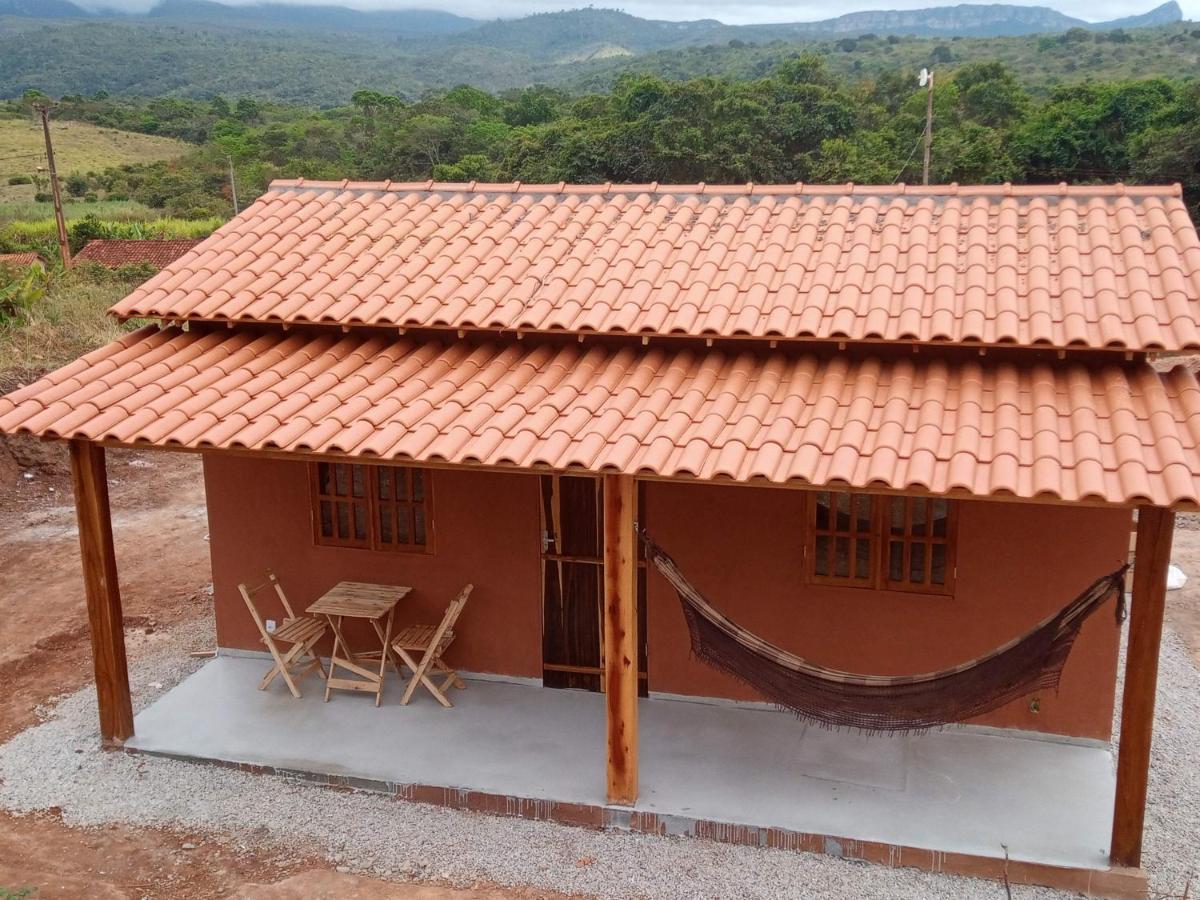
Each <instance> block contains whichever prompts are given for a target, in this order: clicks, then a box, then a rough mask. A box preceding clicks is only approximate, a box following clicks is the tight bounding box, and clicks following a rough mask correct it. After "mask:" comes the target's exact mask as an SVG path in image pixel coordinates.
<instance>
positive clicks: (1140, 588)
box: [1109, 506, 1175, 868]
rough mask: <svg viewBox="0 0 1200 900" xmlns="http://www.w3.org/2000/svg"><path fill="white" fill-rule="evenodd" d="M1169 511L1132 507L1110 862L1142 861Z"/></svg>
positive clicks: (1171, 518)
mask: <svg viewBox="0 0 1200 900" xmlns="http://www.w3.org/2000/svg"><path fill="white" fill-rule="evenodd" d="M1174 528H1175V513H1174V512H1173V511H1172V510H1170V509H1162V508H1160V507H1156V506H1143V507H1141V508H1140V509H1139V510H1138V521H1137V542H1136V544H1135V546H1134V566H1133V603H1132V609H1131V611H1130V616H1129V644H1128V648H1127V650H1126V656H1125V694H1124V697H1123V698H1122V701H1121V742H1120V744H1119V745H1118V749H1117V799H1116V804H1115V807H1114V809H1113V830H1112V847H1111V850H1110V851H1109V857H1110V859H1111V861H1112V863H1113V865H1117V866H1129V867H1131V868H1137V867H1139V866H1141V864H1142V828H1143V824H1144V822H1145V819H1146V786H1147V782H1148V780H1149V777H1150V741H1151V737H1152V734H1153V730H1154V692H1155V689H1156V687H1157V684H1158V647H1159V642H1160V641H1161V640H1162V628H1163V611H1164V607H1165V606H1166V596H1167V566H1168V565H1169V564H1170V562H1171V535H1172V532H1173V531H1174Z"/></svg>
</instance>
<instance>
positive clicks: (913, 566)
mask: <svg viewBox="0 0 1200 900" xmlns="http://www.w3.org/2000/svg"><path fill="white" fill-rule="evenodd" d="M886 502H887V504H888V506H889V510H888V516H887V524H888V534H887V564H886V566H885V567H884V579H885V581H886V582H887V587H889V588H893V589H897V590H911V591H928V592H931V593H942V592H947V591H948V588H949V586H950V583H951V581H952V580H953V578H954V566H953V559H952V547H951V524H952V523H951V518H952V516H953V504H952V503H951V501H949V500H946V499H943V498H940V497H889V498H887V501H886Z"/></svg>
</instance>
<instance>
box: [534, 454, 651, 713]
mask: <svg viewBox="0 0 1200 900" xmlns="http://www.w3.org/2000/svg"><path fill="white" fill-rule="evenodd" d="M541 481H542V682H543V684H545V686H546V687H552V688H576V689H580V690H585V691H600V690H603V679H602V678H601V673H602V671H603V664H604V637H603V635H604V627H603V621H602V619H601V616H602V615H603V612H604V504H603V503H602V502H601V501H602V498H601V493H600V490H601V482H600V479H599V478H593V477H591V476H579V475H543V476H542V477H541ZM638 508H639V510H640V509H641V508H642V503H641V491H640V489H639V496H638ZM642 557H643V551H642V549H641V548H640V547H639V548H638V692H639V693H640V694H641V695H642V696H643V697H644V696H646V689H647V688H646V563H645V560H644V559H643V558H642Z"/></svg>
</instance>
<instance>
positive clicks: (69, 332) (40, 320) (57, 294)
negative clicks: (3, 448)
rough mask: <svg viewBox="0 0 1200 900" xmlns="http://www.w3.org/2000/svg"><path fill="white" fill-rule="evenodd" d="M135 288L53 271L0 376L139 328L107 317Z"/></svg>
mask: <svg viewBox="0 0 1200 900" xmlns="http://www.w3.org/2000/svg"><path fill="white" fill-rule="evenodd" d="M135 284H136V282H130V281H123V280H121V279H118V278H114V277H112V276H107V277H100V276H98V275H97V274H96V273H92V272H87V271H83V272H67V273H63V272H58V273H54V274H53V275H52V276H51V281H50V285H49V288H48V289H47V291H46V293H45V295H44V296H42V297H41V298H40V299H38V301H37V302H36V303H34V304H32V306H31V307H30V308H29V309H26V310H24V311H22V313H21V315H20V316H19V317H18V318H16V319H14V320H13V321H11V322H9V323H7V324H6V325H3V326H0V373H3V372H11V371H16V372H21V373H39V372H44V371H47V370H49V369H55V368H58V367H59V366H62V365H65V364H66V363H68V362H70V361H71V360H73V359H75V358H76V357H78V356H82V355H83V354H84V353H87V352H89V351H90V350H94V349H96V348H97V347H99V346H101V345H103V344H107V343H108V342H109V341H114V340H116V339H117V338H119V337H120V336H121V335H122V334H124V333H125V332H126V331H129V330H131V329H132V328H134V327H137V325H139V324H142V323H131V324H128V325H123V324H121V323H120V322H118V321H116V320H115V319H113V318H112V317H110V316H108V315H107V314H106V310H107V309H108V308H109V307H110V306H112V305H113V304H114V303H116V302H117V301H118V300H120V299H121V298H122V297H124V296H125V295H126V294H128V293H129V292H130V291H131V290H132V289H133V287H134V286H135ZM0 900H3V898H2V896H0Z"/></svg>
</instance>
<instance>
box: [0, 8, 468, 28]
mask: <svg viewBox="0 0 1200 900" xmlns="http://www.w3.org/2000/svg"><path fill="white" fill-rule="evenodd" d="M2 2H3V0H0V3H2ZM147 18H148V19H151V20H153V21H159V22H170V23H173V24H185V25H209V26H217V27H221V28H252V29H267V30H295V31H320V32H323V33H335V34H336V33H363V34H370V35H375V36H391V37H419V36H427V35H441V34H454V33H457V32H461V31H466V30H467V29H469V28H473V27H475V26H476V25H477V24H478V23H477V22H476V21H475V20H474V19H466V18H463V17H462V16H456V15H454V14H453V13H448V12H442V11H440V10H434V9H399V10H365V11H364V10H358V9H347V8H345V7H339V6H293V5H288V4H283V3H269V4H268V3H264V4H255V5H251V6H226V5H224V4H222V3H215V2H213V0H162V2H161V3H159V4H158V5H157V6H155V7H154V8H153V9H151V10H150V12H149V14H148V15H147Z"/></svg>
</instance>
